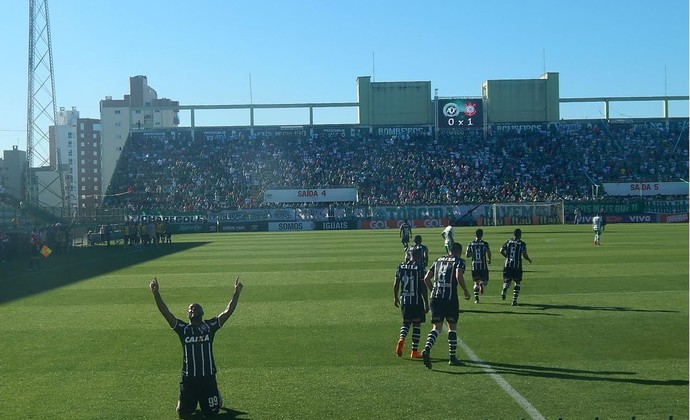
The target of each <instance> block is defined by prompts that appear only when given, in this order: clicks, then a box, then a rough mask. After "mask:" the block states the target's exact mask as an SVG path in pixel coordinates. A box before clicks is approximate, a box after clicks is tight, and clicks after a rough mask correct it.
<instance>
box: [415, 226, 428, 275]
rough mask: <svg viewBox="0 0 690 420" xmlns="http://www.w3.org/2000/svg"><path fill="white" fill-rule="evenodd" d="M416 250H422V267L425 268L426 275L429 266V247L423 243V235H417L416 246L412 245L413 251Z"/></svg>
mask: <svg viewBox="0 0 690 420" xmlns="http://www.w3.org/2000/svg"><path fill="white" fill-rule="evenodd" d="M415 248H419V249H421V250H422V267H423V268H424V272H425V273H426V267H427V266H428V265H429V248H427V246H426V245H424V244H423V243H422V235H415V237H414V245H412V249H415Z"/></svg>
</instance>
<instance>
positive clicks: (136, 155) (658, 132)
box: [105, 124, 688, 212]
mask: <svg viewBox="0 0 690 420" xmlns="http://www.w3.org/2000/svg"><path fill="white" fill-rule="evenodd" d="M598 127H599V126H594V127H589V128H586V129H575V130H560V131H559V130H545V131H539V130H537V131H522V132H518V131H514V130H503V131H497V132H487V133H485V132H483V131H469V130H468V131H465V132H456V133H454V134H452V135H448V134H444V133H441V134H440V135H439V136H435V135H429V134H413V135H404V136H393V137H391V136H388V137H376V136H358V135H355V136H349V137H348V136H343V135H342V134H340V133H334V134H325V135H319V136H316V135H311V136H310V135H309V134H304V132H303V131H300V132H296V133H295V134H288V135H280V136H277V135H276V136H243V135H239V134H238V135H228V134H227V133H226V132H222V134H221V135H218V136H210V135H206V136H202V135H197V136H194V138H193V136H192V134H191V132H190V131H188V130H187V131H185V130H179V131H171V132H168V133H167V134H165V135H163V134H162V133H161V134H160V135H156V136H146V135H145V134H144V133H133V134H132V136H131V137H130V139H129V140H128V143H127V145H126V147H125V148H124V149H123V151H122V154H121V156H120V160H119V164H118V168H117V170H116V173H115V174H114V176H113V178H112V181H111V185H110V188H109V190H108V192H107V197H106V200H105V205H106V206H109V207H119V208H126V209H128V210H131V211H139V210H176V211H185V212H186V211H214V210H223V209H248V208H260V207H270V206H274V204H272V203H264V202H263V192H264V191H265V190H267V189H282V188H297V189H303V188H327V187H331V188H339V187H356V188H357V189H358V193H359V197H360V202H361V203H363V204H366V205H371V206H381V205H432V204H460V203H481V202H525V201H556V200H586V199H588V198H590V197H591V185H592V184H593V183H601V182H661V181H678V180H680V179H684V178H686V177H687V174H688V131H687V127H683V129H682V130H681V129H678V130H677V131H676V130H666V129H660V128H658V127H655V126H645V125H637V126H631V125H621V126H617V125H615V124H609V125H605V126H604V129H601V128H598ZM197 133H199V132H197ZM197 133H195V134H197Z"/></svg>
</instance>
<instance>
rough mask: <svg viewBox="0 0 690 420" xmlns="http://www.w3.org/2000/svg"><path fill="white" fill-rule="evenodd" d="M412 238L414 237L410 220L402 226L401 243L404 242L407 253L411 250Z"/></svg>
mask: <svg viewBox="0 0 690 420" xmlns="http://www.w3.org/2000/svg"><path fill="white" fill-rule="evenodd" d="M410 236H412V225H410V222H409V221H408V220H405V221H404V222H403V223H402V224H401V225H400V242H402V246H403V249H404V250H405V252H407V250H408V249H409V248H410Z"/></svg>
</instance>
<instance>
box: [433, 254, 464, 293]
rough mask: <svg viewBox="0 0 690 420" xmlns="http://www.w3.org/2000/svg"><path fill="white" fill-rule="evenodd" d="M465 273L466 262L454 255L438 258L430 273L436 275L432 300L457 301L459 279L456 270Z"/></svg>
mask: <svg viewBox="0 0 690 420" xmlns="http://www.w3.org/2000/svg"><path fill="white" fill-rule="evenodd" d="M457 269H460V272H461V273H464V272H465V260H463V259H462V258H460V257H456V256H453V255H446V256H444V257H440V258H438V259H437V260H436V261H434V263H433V264H432V265H431V267H429V271H431V272H432V273H433V274H434V285H433V289H432V290H431V298H432V299H449V300H450V299H457V298H458V278H457V276H456V273H455V272H456V270H457Z"/></svg>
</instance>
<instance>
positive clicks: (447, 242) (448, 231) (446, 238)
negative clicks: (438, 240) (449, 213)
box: [441, 219, 455, 254]
mask: <svg viewBox="0 0 690 420" xmlns="http://www.w3.org/2000/svg"><path fill="white" fill-rule="evenodd" d="M441 237H443V245H444V246H445V247H446V254H450V247H451V245H453V242H455V238H454V237H453V225H451V223H450V219H448V225H447V226H446V228H445V229H443V232H441Z"/></svg>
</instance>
